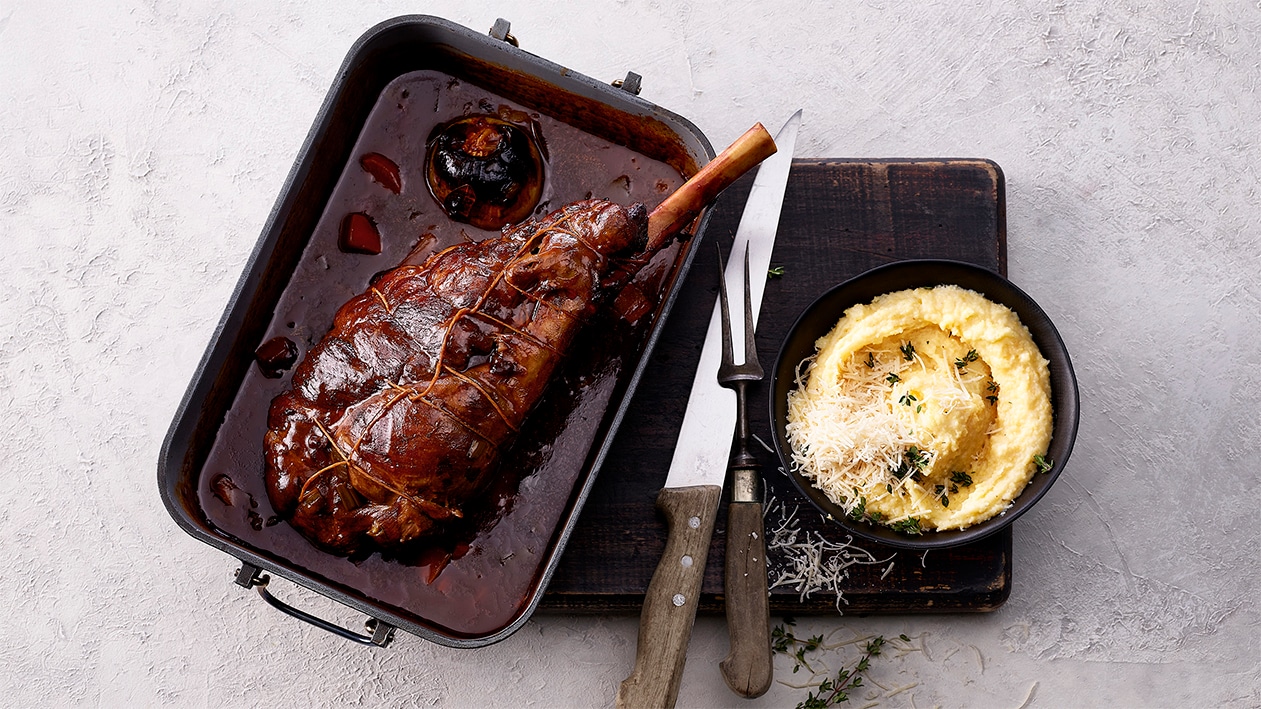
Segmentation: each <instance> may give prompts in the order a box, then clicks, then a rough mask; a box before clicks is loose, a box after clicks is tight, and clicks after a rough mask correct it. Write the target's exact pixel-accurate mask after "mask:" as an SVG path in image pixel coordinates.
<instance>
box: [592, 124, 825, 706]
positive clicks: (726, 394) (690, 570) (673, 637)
mask: <svg viewBox="0 0 1261 709" xmlns="http://www.w3.org/2000/svg"><path fill="white" fill-rule="evenodd" d="M800 125H801V111H800V110H798V111H797V112H796V113H794V114H793V115H792V117H791V118H789V119H788V122H787V123H785V124H784V127H783V128H781V129H780V130H779V132H778V133H777V134H776V136H775V144H776V146H777V151H776V153H775V154H774V155H772V156H771V157H769V158H767V159H766V160H764V161H763V162H762V164H761V165H760V166H759V167H758V172H757V176H756V177H755V178H754V180H753V187H752V189H751V190H750V191H749V197H748V202H747V203H746V205H745V209H744V214H743V215H742V216H741V218H740V226H739V227H738V228H737V230H736V236H735V242H734V244H733V245H732V253H739V252H740V251H741V250H742V249H748V253H749V264H750V269H751V270H750V273H758V274H765V273H766V271H767V267H768V266H769V265H770V260H771V251H772V250H773V248H774V241H775V232H776V229H777V228H778V225H779V213H780V210H781V207H782V205H783V199H784V190H785V188H786V185H787V183H788V173H789V170H790V169H791V167H792V155H793V146H794V145H795V143H796V139H797V131H798V128H799V127H800ZM781 140H782V141H783V142H782V143H781V142H780V141H781ZM726 274H727V279H728V281H730V282H738V281H739V279H742V278H743V262H742V261H741V260H740V259H728V263H727V270H726ZM765 289H766V278H765V277H764V276H763V277H760V278H754V279H752V282H751V283H750V292H751V296H752V302H753V314H754V318H755V322H756V317H757V313H758V311H759V309H760V307H761V303H762V294H763V292H764V291H765ZM720 317H721V316H720V313H719V306H718V303H717V301H716V300H715V304H714V310H713V314H712V315H711V317H710V322H709V329H708V331H707V332H706V335H705V344H704V346H703V349H702V350H701V358H700V363H699V364H698V365H697V370H696V378H695V379H694V380H693V382H692V390H691V394H690V396H689V398H688V405H687V410H686V412H685V414H684V417H683V424H682V426H681V427H680V430H679V437H678V440H677V443H676V444H675V449H674V457H673V459H672V460H671V463H670V471H669V473H668V474H667V475H666V482H665V486H664V487H663V488H662V490H661V492H660V493H659V494H658V496H657V509H658V510H659V511H660V512H661V513H662V514H663V516H664V517H665V519H666V524H667V527H668V536H667V538H666V548H665V551H664V552H663V553H662V556H661V561H660V562H659V563H658V564H657V568H656V570H655V571H654V572H653V576H652V580H651V581H650V582H649V584H648V590H647V592H646V593H645V596H644V607H643V610H642V611H641V614H640V623H639V638H638V646H637V648H636V653H635V667H634V669H633V670H632V671H631V674H630V676H628V677H627V678H626V679H625V680H624V681H623V682H622V684H621V687H620V688H619V689H618V695H617V704H618V706H619V707H636V708H638V707H673V706H674V703H675V701H676V700H677V698H678V693H679V681H680V679H681V678H682V674H683V665H684V661H685V659H686V654H687V645H688V640H689V639H690V638H691V634H692V626H693V624H694V623H695V621H696V607H697V604H698V602H699V600H700V589H701V581H702V580H703V578H704V574H705V562H706V560H707V557H708V554H709V543H710V539H711V538H712V536H713V530H714V520H715V518H716V517H717V513H718V503H719V499H720V498H721V496H722V484H723V478H724V477H725V475H726V472H727V456H728V453H729V452H730V450H731V441H732V433H733V431H734V430H735V424H736V398H735V397H736V395H735V392H732V391H729V390H727V389H724V388H722V387H721V386H719V385H718V380H717V372H718V363H719V360H720V357H721V352H720V347H721V326H720V320H719V318H720ZM733 320H734V322H732V333H731V337H732V340H733V341H735V342H739V341H742V339H743V337H744V323H743V321H742V320H741V319H740V318H734V319H733ZM759 506H760V504H759ZM759 521H760V515H759ZM762 556H763V558H764V556H765V554H764V553H763V555H762ZM762 588H763V589H764V588H765V579H763V585H762ZM763 593H764V592H763ZM767 622H768V623H769V618H767ZM748 635H749V633H744V634H742V635H740V636H738V637H740V638H744V637H748ZM733 650H734V648H733ZM767 650H768V653H769V644H768V645H767ZM733 654H735V653H734V652H733ZM768 660H769V658H768ZM767 671H768V672H769V667H768V668H767ZM724 674H726V673H724ZM728 682H729V683H731V682H732V680H731V679H729V680H728ZM767 684H769V680H767Z"/></svg>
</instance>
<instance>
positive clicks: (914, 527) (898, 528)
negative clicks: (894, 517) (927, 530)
mask: <svg viewBox="0 0 1261 709" xmlns="http://www.w3.org/2000/svg"><path fill="white" fill-rule="evenodd" d="M889 527H890V528H891V529H892V530H893V531H895V532H898V533H901V534H905V535H907V536H911V537H918V536H919V535H921V534H923V533H924V529H923V528H922V527H920V524H919V518H918V517H907V518H906V519H900V520H898V521H897V522H894V523H893V524H890V525H889Z"/></svg>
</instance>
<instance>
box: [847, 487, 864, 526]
mask: <svg viewBox="0 0 1261 709" xmlns="http://www.w3.org/2000/svg"><path fill="white" fill-rule="evenodd" d="M854 495H855V496H856V497H858V504H856V505H854V509H852V510H850V511H849V518H850V519H852V520H854V521H855V522H861V521H863V517H865V516H867V497H866V496H865V495H858V489H857V488H855V489H854Z"/></svg>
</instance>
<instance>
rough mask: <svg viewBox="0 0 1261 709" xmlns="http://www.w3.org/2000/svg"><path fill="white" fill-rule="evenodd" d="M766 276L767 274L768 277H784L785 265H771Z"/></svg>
mask: <svg viewBox="0 0 1261 709" xmlns="http://www.w3.org/2000/svg"><path fill="white" fill-rule="evenodd" d="M766 276H767V277H768V278H783V277H784V267H783V266H771V267H770V268H768V269H766Z"/></svg>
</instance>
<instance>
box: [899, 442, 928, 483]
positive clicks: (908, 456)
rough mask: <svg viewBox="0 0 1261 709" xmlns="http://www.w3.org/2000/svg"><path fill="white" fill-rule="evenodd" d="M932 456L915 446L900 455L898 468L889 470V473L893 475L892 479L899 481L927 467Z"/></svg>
mask: <svg viewBox="0 0 1261 709" xmlns="http://www.w3.org/2000/svg"><path fill="white" fill-rule="evenodd" d="M932 458H933V454H932V452H929V450H921V449H919V448H918V447H915V445H912V447H910V448H907V452H905V453H904V454H903V455H902V462H900V463H898V467H895V468H889V472H890V473H893V477H895V478H898V479H899V481H900V479H902V478H904V477H907V476H909V474H918V473H921V472H923V469H924V468H927V467H928V462H929V460H932Z"/></svg>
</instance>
